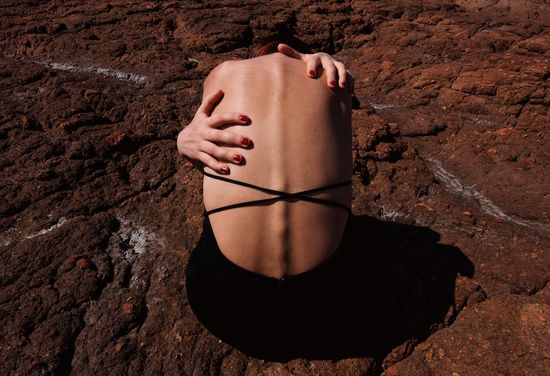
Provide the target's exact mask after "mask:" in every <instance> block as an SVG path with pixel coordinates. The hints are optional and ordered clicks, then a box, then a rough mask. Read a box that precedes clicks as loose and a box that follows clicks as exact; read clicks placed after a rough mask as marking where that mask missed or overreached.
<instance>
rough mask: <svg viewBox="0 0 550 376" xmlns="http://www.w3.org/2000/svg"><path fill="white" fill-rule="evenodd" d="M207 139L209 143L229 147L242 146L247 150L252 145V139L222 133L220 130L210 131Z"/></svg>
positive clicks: (231, 133)
mask: <svg viewBox="0 0 550 376" xmlns="http://www.w3.org/2000/svg"><path fill="white" fill-rule="evenodd" d="M206 139H207V140H208V141H212V142H215V143H218V144H224V145H229V146H240V147H244V148H246V147H248V146H249V145H250V138H248V137H246V136H241V135H238V134H235V133H233V132H228V131H220V130H218V129H209V130H208V133H207V134H206Z"/></svg>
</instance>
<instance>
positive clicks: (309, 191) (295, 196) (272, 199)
mask: <svg viewBox="0 0 550 376" xmlns="http://www.w3.org/2000/svg"><path fill="white" fill-rule="evenodd" d="M203 174H204V175H206V176H208V177H211V178H213V179H218V180H222V181H225V182H228V183H232V184H237V185H241V186H243V187H247V188H252V189H256V190H258V191H261V192H265V193H269V194H272V195H277V197H270V198H265V199H260V200H253V201H246V202H239V203H236V204H231V205H226V206H222V207H220V208H216V209H212V210H209V211H206V212H205V214H206V215H210V214H213V213H217V212H220V211H222V210H229V209H234V208H242V207H245V206H254V205H261V204H267V203H271V202H275V201H279V200H289V199H300V200H303V201H309V202H314V203H317V204H322V205H331V206H335V207H338V208H340V209H343V210H345V211H347V212H348V213H351V209H350V208H349V207H347V206H346V205H344V204H341V203H339V202H336V201H330V200H324V199H321V198H316V197H309V196H304V195H307V194H312V193H317V192H320V191H325V190H327V189H334V188H339V187H343V186H346V185H350V184H351V180H348V181H346V182H342V183H336V184H329V185H325V186H324V187H320V188H313V189H307V190H305V191H301V192H295V193H289V192H283V191H277V190H275V189H270V188H265V187H260V186H258V185H254V184H250V183H246V182H243V181H239V180H233V179H230V178H227V177H225V176H219V175H213V174H210V173H208V172H206V171H203Z"/></svg>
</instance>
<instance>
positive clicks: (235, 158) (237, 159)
mask: <svg viewBox="0 0 550 376" xmlns="http://www.w3.org/2000/svg"><path fill="white" fill-rule="evenodd" d="M241 158H242V157H241V156H240V154H233V159H234V160H235V161H236V162H240V161H241Z"/></svg>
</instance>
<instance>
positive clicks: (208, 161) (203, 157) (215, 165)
mask: <svg viewBox="0 0 550 376" xmlns="http://www.w3.org/2000/svg"><path fill="white" fill-rule="evenodd" d="M198 157H199V161H201V162H202V163H203V164H204V165H205V166H207V167H209V168H211V169H212V170H214V171H216V172H217V173H218V174H224V175H226V174H229V167H228V166H227V165H226V164H224V163H220V162H218V161H217V160H215V159H214V157H212V156H210V155H208V154H207V153H203V152H200V153H199V155H198Z"/></svg>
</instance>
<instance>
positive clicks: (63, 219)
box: [25, 217, 67, 239]
mask: <svg viewBox="0 0 550 376" xmlns="http://www.w3.org/2000/svg"><path fill="white" fill-rule="evenodd" d="M65 222H67V219H66V218H65V217H61V218H59V221H57V223H56V224H55V225H53V226H51V227H49V228H45V229H43V230H40V231H38V232H37V233H35V234H31V235H27V236H25V239H32V238H35V237H37V236H40V235H44V234H47V233H48V232H50V231H53V230H55V229H56V228H59V227H61V226H63V224H64V223H65Z"/></svg>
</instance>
